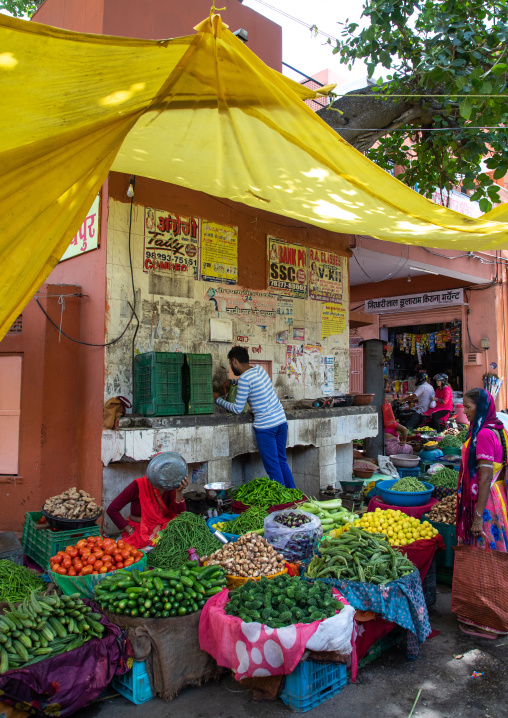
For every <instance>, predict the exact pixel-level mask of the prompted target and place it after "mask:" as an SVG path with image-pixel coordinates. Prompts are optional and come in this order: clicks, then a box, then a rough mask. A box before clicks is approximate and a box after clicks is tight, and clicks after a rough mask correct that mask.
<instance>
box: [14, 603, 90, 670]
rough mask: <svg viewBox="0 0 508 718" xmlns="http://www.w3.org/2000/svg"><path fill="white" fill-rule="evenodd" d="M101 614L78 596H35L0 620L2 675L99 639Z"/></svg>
mask: <svg viewBox="0 0 508 718" xmlns="http://www.w3.org/2000/svg"><path fill="white" fill-rule="evenodd" d="M101 619H102V614H100V613H93V612H92V609H91V608H90V607H89V606H87V605H86V604H85V603H84V602H83V601H82V600H81V599H80V598H78V597H75V596H60V597H59V596H57V595H56V594H55V595H53V596H36V594H35V591H33V592H32V593H31V594H30V600H28V601H23V603H21V604H20V605H19V606H18V607H17V608H14V607H13V606H12V605H10V610H8V611H5V612H4V614H3V616H1V617H0V673H5V671H8V670H11V669H13V668H22V667H23V666H29V665H31V664H32V663H37V662H38V661H42V660H44V658H48V657H50V656H55V655H57V654H59V653H65V652H66V651H71V650H72V649H73V648H77V647H78V646H81V645H82V644H83V643H85V642H86V641H89V640H90V639H91V638H93V637H94V636H96V637H98V638H100V636H101V635H102V633H103V632H104V626H103V625H102V624H101V623H99V621H100V620H101Z"/></svg>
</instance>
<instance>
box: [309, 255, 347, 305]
mask: <svg viewBox="0 0 508 718" xmlns="http://www.w3.org/2000/svg"><path fill="white" fill-rule="evenodd" d="M309 253H310V258H309V262H310V264H309V298H310V299H315V300H317V301H318V302H334V303H336V304H340V302H342V283H343V277H342V257H340V256H339V255H338V254H334V253H333V252H327V251H326V250H324V249H310V250H309Z"/></svg>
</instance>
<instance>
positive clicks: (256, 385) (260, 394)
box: [216, 347, 295, 489]
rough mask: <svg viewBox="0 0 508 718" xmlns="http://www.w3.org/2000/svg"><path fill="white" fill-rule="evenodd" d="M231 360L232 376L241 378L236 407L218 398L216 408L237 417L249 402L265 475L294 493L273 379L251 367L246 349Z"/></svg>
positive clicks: (235, 349)
mask: <svg viewBox="0 0 508 718" xmlns="http://www.w3.org/2000/svg"><path fill="white" fill-rule="evenodd" d="M228 359H229V365H230V367H231V370H232V371H233V374H234V375H235V376H237V377H238V391H237V394H236V401H235V403H234V404H233V403H232V402H230V401H226V400H225V399H224V398H220V397H218V398H217V399H216V401H217V404H218V405H219V406H222V407H223V408H224V409H227V410H228V411H232V412H233V413H235V414H241V413H242V411H243V408H244V406H245V402H249V406H250V408H251V410H252V413H253V414H254V433H255V435H256V441H257V445H258V449H259V453H260V454H261V459H262V461H263V466H264V467H265V471H266V472H267V474H268V476H269V477H270V478H271V479H273V480H274V481H278V482H279V484H283V485H284V486H286V487H287V488H290V489H294V488H295V481H294V479H293V474H292V473H291V469H290V468H289V466H288V462H287V458H286V442H287V437H288V423H287V420H286V414H285V413H284V409H283V408H282V404H281V403H280V401H279V399H278V398H277V395H276V394H275V392H274V390H273V386H272V382H271V381H270V377H269V376H268V374H267V373H266V371H265V370H264V369H263V368H262V367H260V366H259V365H258V364H254V365H252V366H251V364H250V363H249V352H248V351H247V349H245V347H233V348H232V349H231V350H230V352H229V354H228Z"/></svg>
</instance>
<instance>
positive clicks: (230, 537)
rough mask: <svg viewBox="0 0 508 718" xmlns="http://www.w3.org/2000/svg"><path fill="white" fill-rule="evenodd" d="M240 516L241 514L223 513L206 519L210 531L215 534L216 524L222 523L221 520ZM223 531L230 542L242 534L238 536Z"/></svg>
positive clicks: (230, 519) (231, 519) (229, 519)
mask: <svg viewBox="0 0 508 718" xmlns="http://www.w3.org/2000/svg"><path fill="white" fill-rule="evenodd" d="M239 516H240V514H221V515H220V516H212V518H210V519H207V520H206V525H207V526H208V529H209V530H210V533H212V534H213V533H214V531H215V528H214V526H216V524H220V523H221V521H234V520H235V519H237V518H238V517H239ZM219 531H220V529H219ZM221 533H222V534H223V535H224V536H225V537H226V538H227V540H228V541H229V542H230V543H233V542H234V541H237V540H238V539H239V538H240V536H237V535H236V534H227V533H226V532H225V531H221Z"/></svg>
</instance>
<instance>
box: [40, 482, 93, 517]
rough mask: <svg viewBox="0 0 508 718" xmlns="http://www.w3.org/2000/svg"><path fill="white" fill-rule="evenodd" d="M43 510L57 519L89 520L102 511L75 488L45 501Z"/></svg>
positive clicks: (91, 499)
mask: <svg viewBox="0 0 508 718" xmlns="http://www.w3.org/2000/svg"><path fill="white" fill-rule="evenodd" d="M43 508H44V511H47V512H48V514H50V515H51V516H54V517H55V518H58V519H91V518H94V516H98V514H100V512H101V511H102V506H97V504H96V503H95V499H93V498H92V497H91V496H90V494H89V493H88V492H87V491H83V490H82V489H76V487H74V488H72V489H68V490H67V491H64V492H63V493H62V494H58V496H52V497H51V498H50V499H47V501H46V503H45V504H44V506H43Z"/></svg>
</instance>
